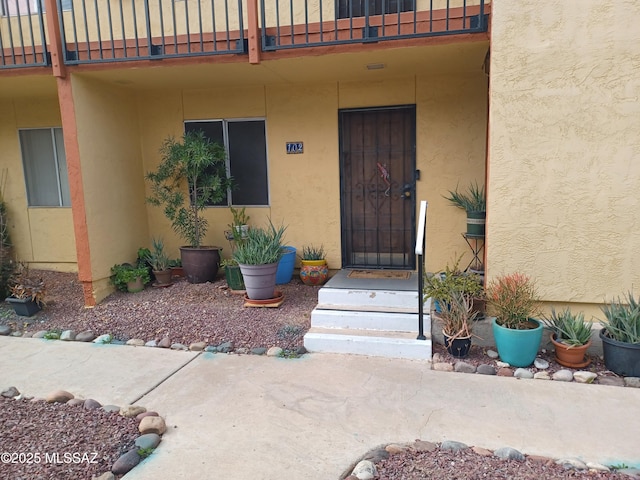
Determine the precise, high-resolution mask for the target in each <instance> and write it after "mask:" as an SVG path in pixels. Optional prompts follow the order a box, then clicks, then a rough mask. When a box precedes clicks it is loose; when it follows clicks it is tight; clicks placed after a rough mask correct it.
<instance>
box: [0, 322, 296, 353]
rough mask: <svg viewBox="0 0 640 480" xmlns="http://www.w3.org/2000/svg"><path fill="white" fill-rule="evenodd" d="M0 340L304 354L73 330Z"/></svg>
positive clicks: (4, 332)
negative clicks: (121, 337)
mask: <svg viewBox="0 0 640 480" xmlns="http://www.w3.org/2000/svg"><path fill="white" fill-rule="evenodd" d="M0 336H11V337H18V338H41V339H44V340H60V341H64V342H82V343H95V344H100V345H106V344H110V345H128V346H133V347H152V348H166V349H170V350H176V351H190V352H205V353H235V354H237V355H266V356H268V357H282V358H297V357H300V356H302V355H304V354H306V353H307V349H306V348H305V347H304V346H300V347H298V348H296V349H283V348H281V347H278V346H274V347H270V348H267V347H255V348H251V349H249V348H244V347H239V348H235V346H234V344H233V342H232V341H228V342H222V343H220V344H218V345H207V342H203V341H201V342H193V343H191V344H190V345H189V346H187V345H184V344H182V343H174V342H172V341H171V338H170V337H168V336H165V337H162V338H157V339H153V340H149V341H146V342H145V341H144V340H142V339H140V338H132V339H130V340H127V341H123V340H118V339H116V338H115V337H114V336H113V335H111V334H110V333H104V334H101V335H96V334H95V333H94V332H92V331H91V330H85V331H82V332H80V333H77V334H76V332H75V331H73V330H63V331H61V332H60V333H59V334H58V333H52V331H51V330H38V331H37V332H35V333H33V334H31V333H29V332H24V333H21V332H19V331H13V330H12V328H11V327H10V326H9V325H0Z"/></svg>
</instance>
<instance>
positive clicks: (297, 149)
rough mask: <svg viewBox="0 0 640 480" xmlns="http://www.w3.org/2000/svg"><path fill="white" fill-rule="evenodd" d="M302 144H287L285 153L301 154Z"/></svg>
mask: <svg viewBox="0 0 640 480" xmlns="http://www.w3.org/2000/svg"><path fill="white" fill-rule="evenodd" d="M303 152H304V148H303V144H302V142H287V153H303Z"/></svg>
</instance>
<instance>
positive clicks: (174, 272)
mask: <svg viewBox="0 0 640 480" xmlns="http://www.w3.org/2000/svg"><path fill="white" fill-rule="evenodd" d="M169 268H170V269H171V278H182V277H184V269H183V268H182V259H180V258H174V259H171V260H169Z"/></svg>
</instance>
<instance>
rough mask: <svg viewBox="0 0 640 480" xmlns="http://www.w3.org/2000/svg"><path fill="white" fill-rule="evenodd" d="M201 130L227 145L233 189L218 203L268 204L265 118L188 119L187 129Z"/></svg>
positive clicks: (241, 204) (228, 165) (228, 167)
mask: <svg viewBox="0 0 640 480" xmlns="http://www.w3.org/2000/svg"><path fill="white" fill-rule="evenodd" d="M197 130H202V131H203V132H204V134H205V136H206V137H207V138H209V139H210V140H211V141H212V142H219V143H220V144H222V145H224V147H225V150H226V151H227V171H228V172H229V174H230V175H231V176H232V177H233V185H234V186H233V188H232V189H231V190H230V191H229V192H227V198H225V199H224V200H223V201H222V202H221V203H219V204H218V205H234V206H235V205H238V206H253V205H256V206H258V205H260V206H261V205H268V204H269V179H268V175H267V173H268V172H267V141H266V131H265V121H264V120H262V119H257V120H244V119H243V120H212V121H197V122H195V121H194V122H186V123H185V131H186V132H191V131H197Z"/></svg>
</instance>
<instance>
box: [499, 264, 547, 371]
mask: <svg viewBox="0 0 640 480" xmlns="http://www.w3.org/2000/svg"><path fill="white" fill-rule="evenodd" d="M486 299H487V304H488V306H489V308H490V310H491V312H492V313H493V314H494V315H495V318H494V319H493V322H492V327H493V336H494V340H495V342H496V347H497V348H498V353H499V354H500V358H501V359H502V361H503V362H507V363H509V364H510V365H513V366H514V367H527V366H529V365H531V363H533V361H534V360H535V358H536V355H537V353H538V349H539V348H540V340H541V339H542V330H543V326H542V322H541V321H540V320H538V319H535V318H533V317H534V315H537V314H538V313H539V308H540V307H539V305H540V303H539V298H538V292H537V289H536V286H535V284H534V282H533V280H531V278H529V277H528V276H527V275H524V274H522V273H512V274H508V275H501V276H499V277H496V278H495V279H494V280H492V281H491V282H490V283H489V285H488V286H487V289H486Z"/></svg>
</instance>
